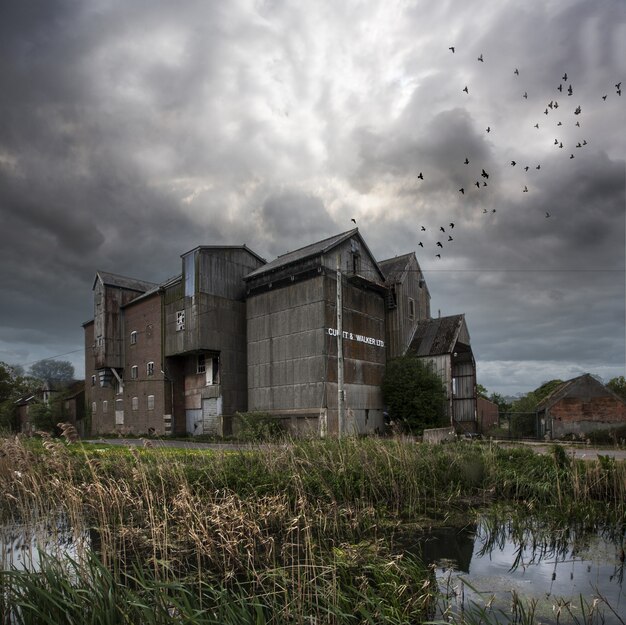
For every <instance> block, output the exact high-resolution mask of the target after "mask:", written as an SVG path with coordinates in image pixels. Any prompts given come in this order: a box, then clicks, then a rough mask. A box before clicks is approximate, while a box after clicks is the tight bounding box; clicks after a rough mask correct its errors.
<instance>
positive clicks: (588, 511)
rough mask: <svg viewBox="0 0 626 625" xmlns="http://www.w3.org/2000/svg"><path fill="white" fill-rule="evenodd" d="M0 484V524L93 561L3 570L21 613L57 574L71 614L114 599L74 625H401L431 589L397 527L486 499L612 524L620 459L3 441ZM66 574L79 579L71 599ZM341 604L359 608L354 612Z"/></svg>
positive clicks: (311, 444)
mask: <svg viewBox="0 0 626 625" xmlns="http://www.w3.org/2000/svg"><path fill="white" fill-rule="evenodd" d="M556 484H558V489H557V488H555V485H556ZM0 488H1V489H2V490H3V492H4V493H6V497H5V498H4V499H3V500H2V504H0V515H2V519H3V520H4V521H8V520H13V521H20V522H23V523H34V522H36V521H37V520H38V519H41V518H45V517H46V516H52V517H55V518H56V517H57V516H58V515H59V514H61V515H63V516H64V517H65V518H66V519H67V520H68V523H69V524H70V525H71V526H72V527H73V528H74V530H75V532H77V533H81V534H83V533H85V532H88V533H89V534H90V536H91V545H92V551H93V554H97V562H96V561H95V560H94V559H93V558H95V557H96V555H93V556H92V557H89V558H87V559H86V560H85V559H82V558H81V559H80V560H79V561H77V562H76V563H75V564H76V568H77V570H74V571H72V572H70V573H63V572H62V571H61V570H59V569H58V568H57V569H55V568H54V563H50V567H49V570H48V569H47V573H46V575H44V576H43V577H42V578H41V580H43V581H41V584H43V586H41V588H40V587H39V586H38V585H37V584H38V583H39V582H37V579H36V576H35V577H32V576H30V577H29V576H28V575H19V574H17V573H12V574H10V575H9V577H8V578H6V581H7V583H9V587H10V588H12V589H13V590H12V591H11V592H12V595H11V596H12V598H13V601H16V602H17V604H16V605H20V606H21V608H20V609H21V610H22V612H21V613H22V614H24V615H25V614H27V613H28V610H29V609H30V608H29V607H28V606H29V605H30V604H29V602H30V601H32V602H33V606H39V607H37V609H41V606H42V605H44V604H45V605H46V606H47V603H46V602H47V601H48V599H46V594H45V592H44V591H45V589H46V588H48V586H50V585H52V584H53V583H54V581H53V580H54V578H55V577H58V578H59V580H60V581H59V583H60V584H61V586H62V588H61V587H60V588H61V590H62V592H61V591H60V596H62V597H65V596H66V595H67V597H68V602H70V603H71V604H72V605H74V604H75V605H76V606H79V607H76V608H75V610H76V614H79V613H80V611H81V610H83V611H84V610H86V609H87V608H86V607H85V606H84V605H83V604H82V603H81V601H82V599H81V598H85V597H88V596H90V595H93V594H94V593H96V592H98V591H99V590H98V589H100V590H101V589H102V587H103V585H104V586H107V585H108V587H109V588H110V589H113V590H111V592H114V593H121V594H120V596H119V597H115V600H114V601H113V600H111V598H110V597H109V595H107V596H106V597H105V596H103V597H102V598H101V599H97V601H96V604H97V605H98V606H99V607H98V609H97V610H96V612H97V613H98V614H100V616H98V614H96V613H94V616H93V619H94V620H92V621H89V620H83V621H77V622H94V623H96V622H101V623H108V622H122V621H120V620H118V621H115V620H98V619H105V618H109V617H108V616H106V617H105V616H102V615H103V614H105V615H108V614H109V613H111V612H110V607H109V603H108V602H109V601H112V604H115V605H116V606H126V607H124V608H123V609H125V610H128V611H129V612H128V614H131V613H132V614H131V616H132V618H137V619H139V620H135V621H132V620H131V621H130V622H146V623H152V622H166V621H159V620H152V621H151V620H146V617H145V615H144V616H141V617H139V616H138V614H139V612H133V610H140V609H144V608H142V607H141V606H145V605H152V604H154V605H159V606H161V607H160V608H159V610H160V611H159V610H157V612H158V614H162V615H165V614H166V613H169V612H168V611H169V610H170V609H173V610H174V613H176V614H178V613H180V614H183V613H184V614H185V615H189V616H185V618H183V619H182V620H181V622H189V623H194V622H200V621H194V620H193V618H195V617H193V616H192V614H194V613H195V612H194V610H195V611H197V610H201V611H202V613H203V614H205V613H207V610H208V612H209V613H210V614H217V615H221V616H220V618H223V619H226V620H222V621H219V622H224V623H228V622H241V623H245V622H257V623H264V622H294V623H314V622H315V623H344V622H345V623H349V622H350V623H352V622H355V623H366V622H375V623H396V622H398V623H400V622H415V619H416V618H417V616H416V615H417V614H418V613H419V614H420V615H421V616H420V618H423V617H425V615H427V614H428V611H429V610H430V609H431V608H432V604H433V601H434V599H433V597H434V596H435V594H436V591H435V589H434V587H433V581H432V574H431V573H429V571H428V570H427V569H426V568H425V567H424V566H422V565H421V564H420V563H419V562H417V561H415V560H413V559H411V558H409V557H407V556H403V557H399V553H398V552H396V551H395V550H394V546H393V545H394V542H393V538H392V537H393V533H394V528H399V527H402V526H404V525H406V524H407V523H411V524H412V526H413V527H419V526H420V524H423V525H426V524H432V523H441V522H442V521H445V520H447V519H449V518H450V517H451V516H453V515H455V514H457V515H463V516H464V517H467V513H468V510H470V511H472V510H474V509H476V508H478V507H481V506H484V505H486V504H489V505H491V504H493V503H494V502H496V501H501V502H507V503H509V504H515V505H518V506H522V507H524V508H526V509H533V507H537V508H539V507H541V508H542V509H544V510H554V511H555V513H558V514H561V515H562V516H563V518H567V519H570V520H571V519H572V518H594V519H598V522H607V523H611V522H612V523H615V522H618V521H620V520H621V522H623V521H624V518H625V516H624V513H625V508H624V506H625V505H626V463H623V462H622V463H619V462H613V461H611V460H610V459H602V458H600V459H598V460H597V461H592V462H583V461H578V460H575V459H571V458H569V457H566V458H563V457H557V456H556V455H554V456H537V455H535V454H534V453H533V452H532V451H529V450H526V449H500V448H497V447H493V446H490V445H480V444H475V443H460V444H452V445H447V446H428V445H421V444H416V443H414V442H412V441H409V440H404V439H393V440H379V439H347V440H342V441H336V440H325V441H319V440H311V441H286V442H284V443H282V444H280V445H261V446H258V447H255V448H254V449H253V450H248V451H239V452H234V453H233V452H229V453H226V452H204V451H203V452H198V451H189V450H171V449H164V448H134V449H125V448H109V447H107V448H101V447H97V446H90V445H83V444H81V443H79V442H71V439H70V440H67V441H66V442H63V441H60V440H55V439H50V438H45V437H44V438H43V439H41V440H24V439H20V438H7V439H4V440H2V441H0ZM590 515H591V517H590ZM81 567H82V568H84V571H83V570H82V569H81ZM94 567H95V568H94ZM78 569H81V570H78ZM92 569H93V570H92ZM105 572H106V575H110V576H111V577H110V578H107V577H106V576H105ZM5 575H6V574H5ZM68 575H69V578H70V579H72V576H73V578H75V579H77V580H79V582H80V583H78V584H77V585H76V588H77V590H76V592H78V595H76V594H75V593H74V590H71V591H70V590H68V585H67V584H68V583H67V579H68ZM64 580H65V581H64ZM93 580H97V585H98V589H94V588H92V587H91V586H90V584H92V582H93V583H96V582H95V581H93ZM107 580H108V581H107ZM113 582H114V583H113ZM70 586H71V584H70ZM72 588H73V586H72ZM79 589H82V590H80V592H79ZM80 593H82V594H80ZM125 593H128V594H125ZM56 595H59V593H55V596H56ZM94 596H95V595H94ZM163 597H165V598H166V599H167V600H166V599H165V598H163ZM55 600H57V601H58V600H59V599H58V597H57V599H55ZM50 601H52V599H50ZM159 602H160V603H159ZM72 605H69V604H68V605H62V606H61V607H58V609H59V610H62V611H65V612H68V613H70V612H72V610H73V609H74V608H72ZM352 605H358V606H361V607H360V608H359V610H360V612H359V613H358V616H356V617H355V616H353V612H352V608H351V607H350V606H352ZM377 605H378V606H379V607H376V606H377ZM80 606H82V607H80ZM228 606H231V607H228ZM52 607H53V606H50V609H52ZM32 609H33V612H32V614H35V607H33V608H32ZM46 609H48V607H46ZM116 609H118V608H116ZM119 609H122V608H119ZM231 609H232V610H234V611H233V612H232V614H231V616H228V614H230V612H228V611H229V610H231ZM344 612H345V614H344ZM72 613H74V612H72ZM113 613H115V614H117V612H113ZM113 613H111V614H113ZM142 614H143V613H142ZM225 615H226V616H225ZM407 615H408V616H407ZM131 616H128V618H129V619H130V618H131ZM279 617H280V618H279ZM33 618H35V617H34V616H33ZM77 618H78V617H77ZM90 618H91V617H90ZM110 618H113V616H111V617H110ZM115 618H121V616H120V615H119V614H118V616H117V617H115ZM124 618H127V617H126V616H124ZM154 618H157V617H156V616H155V617H154ZM158 618H161V616H158ZM163 618H165V616H163ZM211 618H213V617H211ZM216 618H217V617H216ZM229 618H232V620H231V621H229V620H228V619H229ZM185 619H187V620H185ZM263 619H265V620H263ZM277 619H278V620H277ZM280 619H282V620H280ZM355 619H356V620H355ZM402 619H404V620H402ZM24 622H35V621H24ZM63 622H72V621H70V620H66V621H63ZM126 622H129V621H128V620H127V621H126ZM201 622H213V621H211V620H203V621H201ZM215 622H218V621H215Z"/></svg>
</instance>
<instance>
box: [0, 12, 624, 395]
mask: <svg viewBox="0 0 626 625" xmlns="http://www.w3.org/2000/svg"><path fill="white" fill-rule="evenodd" d="M451 47H454V52H453V51H452V50H451V49H450V48H451ZM479 57H480V58H482V61H480V60H479ZM516 69H517V71H518V73H516V72H515V70H516ZM564 74H567V78H564ZM622 81H624V84H623V85H620V88H621V89H622V90H626V3H625V2H624V0H601V1H598V2H590V1H589V0H542V1H539V0H537V1H531V2H529V1H528V0H514V1H513V0H492V1H486V0H483V1H481V2H467V0H437V1H436V2H435V1H433V0H414V1H393V0H380V1H378V0H368V1H349V0H344V1H341V2H337V1H336V0H327V1H313V2H301V1H300V0H293V1H282V0H256V1H255V0H229V1H227V2H218V1H210V0H196V1H183V2H169V1H165V0H133V1H132V2H128V1H126V0H124V1H122V0H119V1H117V0H91V1H89V2H80V1H78V0H46V1H45V2H41V1H36V0H20V1H19V2H3V3H2V5H1V7H0V296H1V299H2V304H1V306H0V360H2V361H5V362H8V363H11V364H21V365H25V366H26V368H27V367H28V365H29V364H30V363H32V362H34V361H36V360H38V359H41V358H46V357H56V356H59V357H60V358H61V359H63V360H70V361H71V362H72V363H73V364H74V365H75V367H76V372H77V374H78V375H79V376H82V375H83V355H82V353H81V352H80V350H81V349H82V347H83V331H82V327H81V323H82V322H84V321H86V320H87V319H90V318H91V317H92V306H93V297H92V292H91V288H92V284H93V279H94V275H95V272H96V271H97V270H103V271H109V272H113V273H120V274H123V275H128V276H131V277H135V278H141V279H144V280H150V281H154V282H160V281H163V280H165V279H166V278H168V277H170V276H173V275H175V274H177V273H180V271H181V264H180V254H182V253H183V252H186V251H188V250H190V249H192V248H193V247H195V246H197V245H220V244H225V245H241V244H244V243H245V244H247V245H248V246H249V247H250V248H252V249H253V250H254V251H255V252H257V253H258V254H260V255H261V256H263V257H264V258H266V259H267V260H271V259H273V258H274V257H275V256H277V255H278V254H282V253H285V252H287V251H289V250H291V249H294V248H297V247H300V246H303V245H306V244H308V243H312V242H314V241H316V240H319V239H322V238H326V237H328V236H331V235H334V234H336V233H339V232H343V231H346V230H349V229H350V228H352V227H353V225H354V224H353V223H352V222H351V219H353V218H354V219H355V220H356V221H357V225H358V227H359V230H360V232H361V234H362V235H363V237H364V238H365V240H366V242H367V243H368V245H369V247H370V249H371V250H372V252H373V253H374V255H375V256H376V258H377V259H378V260H383V259H385V258H389V257H391V256H394V255H400V254H404V253H407V252H411V251H416V253H417V257H418V260H419V263H420V265H421V267H422V269H423V270H424V273H425V275H426V280H427V283H428V287H429V289H430V292H431V296H432V302H431V307H432V313H433V315H434V316H436V315H437V314H438V311H441V315H450V314H457V313H465V314H466V319H467V323H468V327H469V331H470V335H471V338H472V346H473V350H474V354H475V357H476V360H477V366H478V381H479V382H480V383H481V384H483V385H484V386H486V387H487V389H488V390H489V391H490V392H493V391H495V392H499V393H502V394H515V393H524V392H527V391H529V390H532V389H534V388H535V387H537V386H538V385H539V384H541V383H542V382H544V381H546V380H549V379H552V378H561V379H568V378H571V377H574V376H576V375H579V374H581V373H584V372H590V373H593V374H596V375H599V376H601V377H602V378H603V379H604V381H608V379H610V378H612V377H615V376H617V375H624V373H625V371H624V368H625V330H624V328H625V325H626V324H625V230H626V227H625V213H626V201H625V189H626V181H625V178H626V170H625V136H626V113H625V110H626V106H625V105H626V93H625V94H624V95H622V96H620V95H619V94H618V87H616V85H617V84H619V83H621V82H622ZM559 86H562V87H561V89H562V90H561V91H559V90H558V88H559ZM570 86H571V91H572V93H571V95H569V94H568V90H569V88H570ZM465 87H467V91H464V89H465ZM524 96H526V97H524ZM603 96H606V98H604V97H603ZM549 105H550V106H549ZM578 107H580V108H578ZM546 111H547V114H546ZM577 111H578V112H577ZM536 124H538V128H537V127H535V125H536ZM577 124H579V125H577ZM488 128H489V132H487V129H488ZM561 144H562V146H563V147H561ZM578 144H580V147H578ZM466 159H468V160H469V163H468V164H466V163H465V160H466ZM512 162H515V165H513V164H512ZM526 167H527V168H528V170H527V171H526V170H525V168H526ZM483 172H484V174H485V175H483ZM420 173H421V174H422V176H421V178H420V177H419V174H420ZM486 176H488V178H487V177H486ZM422 178H423V179H422ZM476 182H478V183H479V185H480V186H479V187H477V186H476ZM483 183H487V186H485V185H484V184H483ZM461 188H463V189H464V193H461V191H460V189H461ZM450 223H454V228H453V229H452V228H451V227H450V225H449V224H450ZM441 226H443V227H444V229H445V233H444V232H441V231H440V227H441ZM422 227H424V228H426V230H425V231H423V230H422ZM449 237H452V239H453V240H452V241H450V240H449ZM438 241H439V242H440V243H441V244H442V247H438V246H437V245H436V244H437V242H438ZM420 242H421V243H422V246H420V245H419V243H420ZM438 253H439V254H440V255H441V258H438V257H437V256H436V254H438Z"/></svg>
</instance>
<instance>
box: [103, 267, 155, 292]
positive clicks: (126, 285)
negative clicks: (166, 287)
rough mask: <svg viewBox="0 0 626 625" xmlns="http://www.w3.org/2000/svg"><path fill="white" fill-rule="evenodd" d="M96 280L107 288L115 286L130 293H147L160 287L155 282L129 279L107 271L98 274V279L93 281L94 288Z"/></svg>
mask: <svg viewBox="0 0 626 625" xmlns="http://www.w3.org/2000/svg"><path fill="white" fill-rule="evenodd" d="M96 280H100V281H101V282H102V284H104V285H105V286H115V287H118V288H120V289H128V290H129V291H138V292H139V293H145V292H146V291H149V290H150V289H153V288H154V287H156V286H158V285H157V284H155V283H154V282H147V281H146V280H137V279H136V278H128V277H126V276H120V275H118V274H115V273H108V272H107V271H98V272H96V277H95V279H94V281H93V283H94V286H95V284H96Z"/></svg>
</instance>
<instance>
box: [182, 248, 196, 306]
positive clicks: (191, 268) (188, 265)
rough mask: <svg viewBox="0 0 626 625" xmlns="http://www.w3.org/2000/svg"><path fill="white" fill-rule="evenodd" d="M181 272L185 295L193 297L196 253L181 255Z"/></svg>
mask: <svg viewBox="0 0 626 625" xmlns="http://www.w3.org/2000/svg"><path fill="white" fill-rule="evenodd" d="M183 274H184V280H185V297H193V296H194V295H195V293H196V255H195V252H189V254H186V255H185V256H183Z"/></svg>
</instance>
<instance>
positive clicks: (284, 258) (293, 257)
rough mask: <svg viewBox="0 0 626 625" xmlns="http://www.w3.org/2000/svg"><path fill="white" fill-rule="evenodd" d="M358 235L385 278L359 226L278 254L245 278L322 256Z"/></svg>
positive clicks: (381, 275)
mask: <svg viewBox="0 0 626 625" xmlns="http://www.w3.org/2000/svg"><path fill="white" fill-rule="evenodd" d="M353 236H357V237H358V238H359V240H360V241H361V244H362V245H363V247H364V248H365V249H366V250H367V253H368V254H369V255H370V257H371V258H372V261H373V262H374V264H375V265H376V267H377V269H378V271H379V272H380V277H381V278H383V279H384V274H383V272H382V271H381V270H380V267H379V266H378V263H377V262H376V259H375V258H374V256H373V254H372V253H371V252H370V250H369V248H368V247H367V244H366V243H365V241H364V240H363V237H362V236H361V234H360V233H359V229H358V228H354V229H352V230H348V231H347V232H342V233H341V234H336V235H334V236H332V237H328V238H327V239H323V240H322V241H317V243H311V244H310V245H306V246H305V247H301V248H299V249H297V250H293V251H292V252H287V253H285V254H282V255H281V256H278V257H277V258H275V259H274V260H273V261H271V262H269V263H267V265H263V266H262V267H259V268H258V269H255V270H254V271H252V272H250V273H249V274H248V275H247V276H244V280H249V279H251V278H256V277H257V276H261V275H263V274H265V273H269V272H271V271H275V270H277V269H281V268H282V267H286V266H288V265H293V264H296V263H298V262H300V261H302V260H305V259H307V258H314V257H315V256H321V255H322V254H326V253H328V252H329V251H330V250H332V249H333V248H335V247H337V246H338V245H340V244H341V243H343V242H344V241H346V240H348V239H349V238H350V237H353Z"/></svg>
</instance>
